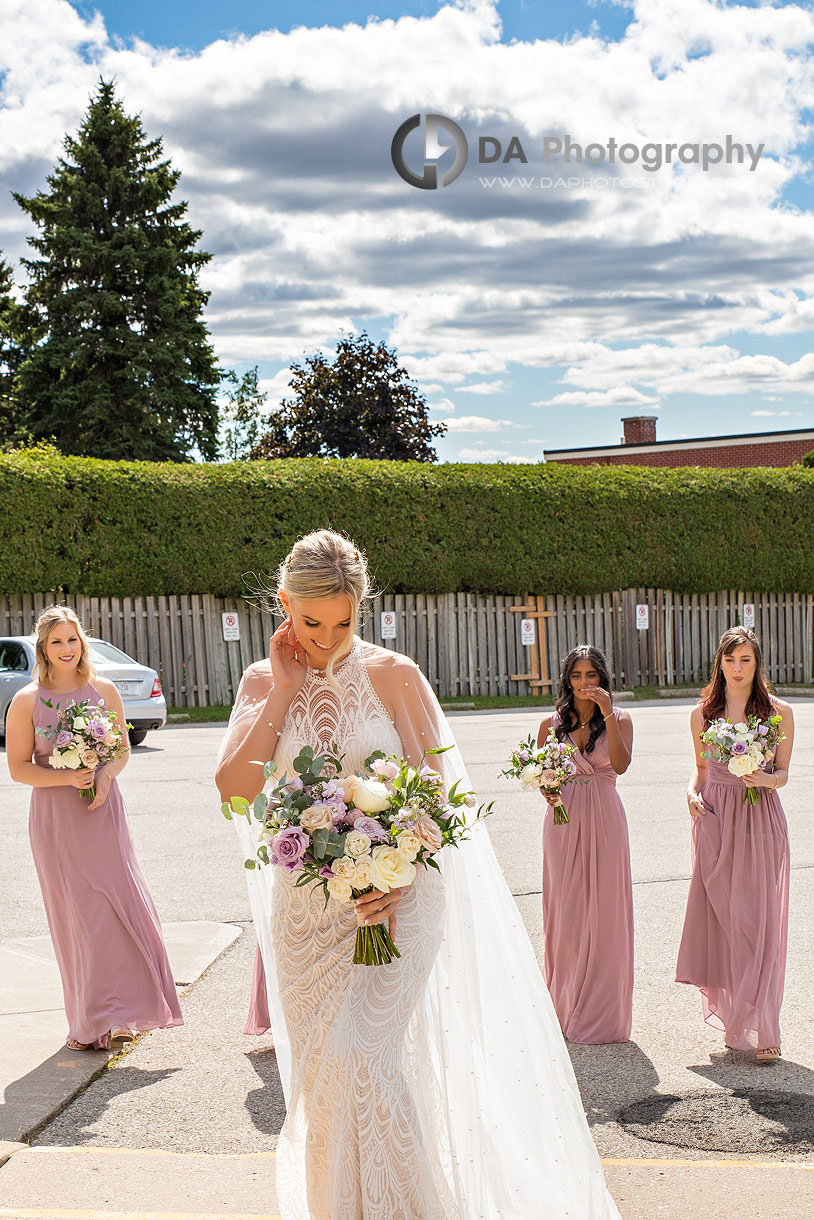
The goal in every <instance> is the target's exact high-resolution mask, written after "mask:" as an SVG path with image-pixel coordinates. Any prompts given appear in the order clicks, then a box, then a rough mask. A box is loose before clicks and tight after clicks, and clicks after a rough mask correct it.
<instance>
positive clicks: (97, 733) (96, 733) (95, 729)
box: [88, 720, 107, 741]
mask: <svg viewBox="0 0 814 1220" xmlns="http://www.w3.org/2000/svg"><path fill="white" fill-rule="evenodd" d="M88 732H89V733H90V735H91V737H94V738H95V739H96V741H101V740H102V738H103V737H104V735H105V733H106V732H107V725H106V724H103V723H102V721H101V720H91V722H90V724H89V725H88Z"/></svg>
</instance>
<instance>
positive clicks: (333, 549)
mask: <svg viewBox="0 0 814 1220" xmlns="http://www.w3.org/2000/svg"><path fill="white" fill-rule="evenodd" d="M277 592H278V597H279V594H280V593H285V594H286V595H287V596H288V597H293V598H297V599H301V600H303V601H320V600H321V599H323V598H329V597H338V596H339V595H340V594H342V593H344V594H345V596H346V597H347V598H348V600H349V601H350V605H351V625H350V628H349V635H351V636H352V635H353V633H354V632H355V630H356V627H357V625H358V623H359V618H360V615H361V614H362V612H363V609H364V604H365V602H366V601H367V599H368V598H369V597H370V576H369V574H368V570H367V561H366V559H365V556H364V554H363V552H362V551H360V550H359V548H358V547H357V546H356V545H355V544H354V543H353V542H351V540H350V539H349V538H345V537H343V535H342V534H336V533H334V531H333V530H315V531H314V533H313V534H306V536H305V537H304V538H300V540H299V541H298V542H295V543H294V545H293V547H292V548H291V550H290V551H289V553H288V554H287V555H286V557H285V559H284V560H283V562H282V563H281V564H280V567H279V569H278V572H277ZM278 613H281V614H283V615H285V613H286V611H285V609H284V607H283V606H282V605H281V604H280V603H279V600H278ZM325 674H326V677H327V678H328V679H329V680H332V679H333V658H331V660H330V661H329V662H328V666H327V668H326V670H325Z"/></svg>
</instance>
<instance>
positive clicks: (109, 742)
mask: <svg viewBox="0 0 814 1220" xmlns="http://www.w3.org/2000/svg"><path fill="white" fill-rule="evenodd" d="M118 740H119V737H118V734H117V733H115V732H114V731H113V729H108V730H107V732H106V733H105V736H104V743H105V745H106V746H115V745H116V743H117V742H118Z"/></svg>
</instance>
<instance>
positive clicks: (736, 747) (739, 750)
mask: <svg viewBox="0 0 814 1220" xmlns="http://www.w3.org/2000/svg"><path fill="white" fill-rule="evenodd" d="M748 748H749V747H748V746H747V744H746V742H745V741H733V742H732V753H733V755H734V756H735V757H736V758H737V756H738V755H739V754H745V753H746V751H747V749H748Z"/></svg>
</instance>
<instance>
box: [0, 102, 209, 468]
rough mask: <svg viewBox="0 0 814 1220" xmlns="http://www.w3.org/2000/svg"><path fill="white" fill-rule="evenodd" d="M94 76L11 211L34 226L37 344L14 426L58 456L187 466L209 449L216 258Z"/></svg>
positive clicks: (141, 136) (159, 164) (138, 130)
mask: <svg viewBox="0 0 814 1220" xmlns="http://www.w3.org/2000/svg"><path fill="white" fill-rule="evenodd" d="M162 151H163V148H162V141H161V140H160V139H157V140H147V138H146V136H145V133H144V129H143V127H142V125H141V122H140V120H139V118H138V117H131V116H128V115H126V114H125V112H124V109H123V107H122V104H121V102H119V101H117V99H116V96H115V91H114V86H113V83H112V82H106V81H101V82H100V84H99V90H98V93H97V94H96V96H95V97H93V98H92V99H91V102H90V106H89V108H88V113H87V116H86V118H85V120H84V122H83V123H82V126H81V127H80V129H79V133H78V135H77V137H76V138H75V139H74V138H72V137H71V136H66V137H65V153H66V155H65V158H64V159H63V158H60V159H59V161H58V163H57V167H56V169H55V171H54V173H52V174H51V175H50V176H49V178H48V186H49V188H50V189H49V190H48V191H47V192H40V193H39V194H37V195H35V196H33V197H31V198H25V197H23V196H22V195H15V199H16V200H17V202H18V203H19V204H20V206H21V207H22V208H23V209H24V210H25V211H26V212H28V214H29V215H30V216H31V217H32V219H33V220H34V221H35V222H36V223H37V225H38V226H39V228H40V234H39V236H37V237H32V238H30V239H29V243H30V245H31V246H33V248H34V249H35V250H36V251H37V252H38V254H39V255H40V256H41V257H40V258H39V259H26V260H24V262H25V265H26V267H27V268H28V271H29V275H30V278H31V282H30V285H29V287H28V290H27V297H26V300H27V304H28V305H29V307H30V308H31V310H32V312H33V313H34V315H35V317H36V325H35V328H34V333H33V338H34V341H35V344H34V346H33V347H32V350H31V352H30V354H29V355H28V358H27V359H26V360H25V361H24V363H23V364H22V367H21V369H20V374H19V378H18V384H19V394H20V401H21V405H22V409H23V425H24V428H25V430H26V431H28V432H29V433H30V434H31V435H32V436H34V437H40V436H43V437H50V436H53V437H54V438H55V440H56V443H57V444H58V446H59V447H60V449H62V450H63V452H65V453H77V454H85V455H89V456H95V457H106V458H127V459H144V460H148V461H162V460H174V461H183V460H185V459H188V458H189V457H190V456H191V452H192V451H194V450H196V449H197V450H198V451H199V452H200V453H201V454H202V456H203V457H205V458H208V459H214V457H215V456H216V453H217V422H218V409H217V404H216V401H215V394H216V386H217V385H218V382H219V380H220V375H219V370H218V368H217V364H216V361H215V356H214V352H213V351H212V348H211V346H210V343H209V336H208V333H207V329H206V326H205V324H204V321H203V318H202V317H201V311H202V309H203V306H204V305H205V304H206V301H207V299H208V296H209V294H208V293H206V292H204V291H203V290H202V289H201V288H200V286H199V284H198V272H199V270H200V269H201V267H203V266H204V265H205V264H206V263H207V262H208V261H209V259H210V257H211V255H209V254H205V253H203V252H201V251H198V250H195V248H194V247H195V246H196V244H197V242H198V241H199V239H200V237H201V233H200V231H199V230H196V229H192V228H190V226H189V224H187V222H186V220H185V219H184V217H185V214H186V210H187V205H186V203H184V202H179V203H172V202H170V200H171V196H172V194H173V191H174V190H175V187H176V186H177V184H178V180H179V178H180V176H181V175H180V170H175V169H173V168H172V167H171V165H170V162H169V161H167V160H162Z"/></svg>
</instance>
